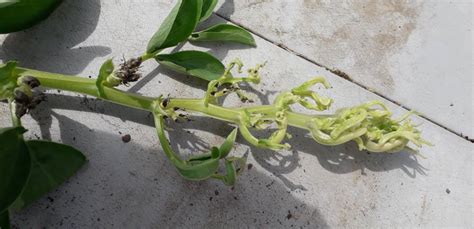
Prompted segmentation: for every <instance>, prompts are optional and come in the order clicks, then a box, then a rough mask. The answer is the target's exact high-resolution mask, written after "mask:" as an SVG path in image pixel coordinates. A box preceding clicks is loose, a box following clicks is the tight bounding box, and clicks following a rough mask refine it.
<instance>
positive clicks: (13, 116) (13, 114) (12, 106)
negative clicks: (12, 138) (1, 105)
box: [8, 99, 21, 127]
mask: <svg viewBox="0 0 474 229" xmlns="http://www.w3.org/2000/svg"><path fill="white" fill-rule="evenodd" d="M8 106H9V108H10V116H11V119H12V124H13V126H14V127H18V126H21V120H20V119H19V118H18V117H17V116H16V108H15V103H14V102H13V99H9V100H8Z"/></svg>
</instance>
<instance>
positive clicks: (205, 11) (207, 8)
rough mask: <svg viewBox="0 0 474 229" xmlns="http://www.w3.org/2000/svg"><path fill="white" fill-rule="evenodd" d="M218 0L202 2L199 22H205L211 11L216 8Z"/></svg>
mask: <svg viewBox="0 0 474 229" xmlns="http://www.w3.org/2000/svg"><path fill="white" fill-rule="evenodd" d="M217 2H218V0H203V1H202V10H201V18H200V19H199V21H200V22H203V21H205V20H206V19H208V18H209V17H210V16H211V15H212V11H213V10H214V8H216V5H217Z"/></svg>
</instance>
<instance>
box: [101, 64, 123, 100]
mask: <svg viewBox="0 0 474 229" xmlns="http://www.w3.org/2000/svg"><path fill="white" fill-rule="evenodd" d="M113 71H114V63H113V62H112V59H108V60H107V61H105V62H104V63H103V64H102V66H101V67H100V70H99V76H98V77H97V80H96V86H97V90H98V91H99V94H100V95H101V96H105V92H104V86H110V85H111V84H112V82H108V79H110V77H109V76H110V75H111V74H112V73H113ZM117 85H118V84H115V85H113V86H117Z"/></svg>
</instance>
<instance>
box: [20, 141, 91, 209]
mask: <svg viewBox="0 0 474 229" xmlns="http://www.w3.org/2000/svg"><path fill="white" fill-rule="evenodd" d="M26 145H27V146H28V149H29V151H30V155H31V160H32V163H31V175H30V178H29V179H28V182H27V184H26V186H25V189H24V190H23V192H22V193H21V195H20V197H19V198H18V199H17V200H16V201H15V204H14V205H13V206H12V209H14V210H20V209H24V208H25V207H27V206H29V205H30V204H31V203H33V202H34V201H36V200H38V199H39V198H41V197H42V196H44V195H46V194H47V193H48V192H50V191H51V190H54V189H55V188H57V187H58V186H59V185H61V184H62V183H64V181H66V180H67V179H68V178H69V177H71V176H72V175H74V174H75V173H76V172H77V170H79V169H80V168H81V167H82V166H83V165H84V163H85V162H86V157H85V156H84V155H83V154H82V153H81V152H80V151H78V150H77V149H75V148H73V147H71V146H68V145H63V144H59V143H55V142H47V141H27V142H26Z"/></svg>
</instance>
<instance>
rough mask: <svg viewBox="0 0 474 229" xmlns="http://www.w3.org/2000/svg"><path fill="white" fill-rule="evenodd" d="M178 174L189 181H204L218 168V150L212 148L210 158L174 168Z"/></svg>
mask: <svg viewBox="0 0 474 229" xmlns="http://www.w3.org/2000/svg"><path fill="white" fill-rule="evenodd" d="M176 168H177V169H178V171H179V173H180V174H181V175H182V176H183V177H185V178H186V179H189V180H204V179H207V178H209V177H211V176H212V175H213V174H215V173H216V171H217V169H218V168H219V149H218V148H216V147H212V149H211V158H209V159H207V160H203V161H194V163H189V164H185V165H178V166H176Z"/></svg>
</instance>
